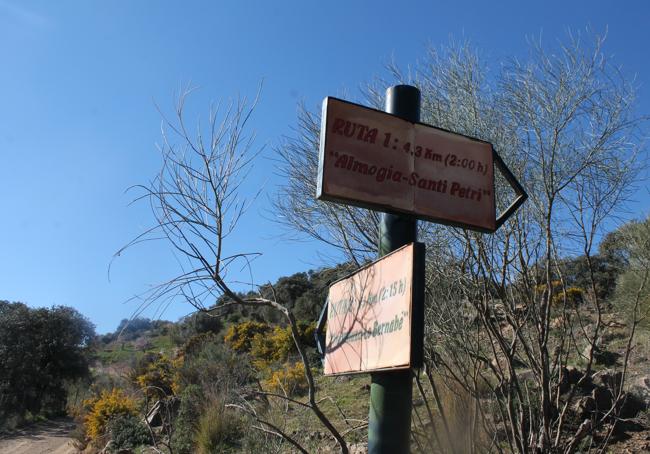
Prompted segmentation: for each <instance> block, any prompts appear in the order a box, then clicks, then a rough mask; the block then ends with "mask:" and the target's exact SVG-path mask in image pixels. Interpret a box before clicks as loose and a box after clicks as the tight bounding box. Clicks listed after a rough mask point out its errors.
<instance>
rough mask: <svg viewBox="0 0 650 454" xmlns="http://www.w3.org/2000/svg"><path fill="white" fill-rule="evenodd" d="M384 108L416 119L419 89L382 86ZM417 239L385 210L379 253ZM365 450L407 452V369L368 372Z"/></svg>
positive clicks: (405, 220)
mask: <svg viewBox="0 0 650 454" xmlns="http://www.w3.org/2000/svg"><path fill="white" fill-rule="evenodd" d="M385 110H386V112H388V113H391V114H393V115H395V116H398V117H400V118H403V119H404V120H408V121H412V122H414V123H415V122H418V121H420V90H418V89H417V88H416V87H413V86H410V85H396V86H393V87H390V88H388V90H386V109H385ZM415 241H417V221H416V220H415V219H413V218H410V217H407V216H401V215H395V214H389V213H385V214H383V215H382V219H381V224H380V225H379V257H383V256H384V255H386V254H388V253H389V252H392V251H394V250H395V249H398V248H400V247H402V246H404V245H405V244H409V243H412V242H415ZM370 377H371V384H370V414H369V424H368V453H369V454H402V453H404V454H408V453H409V451H410V449H409V445H410V433H411V402H412V397H413V396H412V394H413V377H412V375H411V371H410V370H400V371H393V372H377V373H373V374H371V375H370Z"/></svg>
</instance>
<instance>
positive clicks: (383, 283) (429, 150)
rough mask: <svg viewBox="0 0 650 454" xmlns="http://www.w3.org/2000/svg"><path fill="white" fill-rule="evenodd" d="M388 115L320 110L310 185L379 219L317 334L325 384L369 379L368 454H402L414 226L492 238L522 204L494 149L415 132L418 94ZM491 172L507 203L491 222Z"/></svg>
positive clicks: (414, 280) (411, 349)
mask: <svg viewBox="0 0 650 454" xmlns="http://www.w3.org/2000/svg"><path fill="white" fill-rule="evenodd" d="M386 110H387V112H382V111H379V110H375V109H370V108H367V107H364V106H360V105H358V104H353V103H350V102H347V101H343V100H340V99H336V98H331V97H330V98H326V99H325V101H324V102H323V114H322V119H321V121H322V124H321V136H320V153H319V171H318V185H317V198H318V199H319V200H326V201H333V202H338V203H343V204H348V205H354V206H360V207H364V208H369V209H372V210H378V211H383V212H384V214H383V216H382V220H381V224H380V235H379V256H380V257H381V258H380V259H379V260H377V261H375V262H373V263H372V264H369V265H366V266H365V267H363V268H361V269H360V270H359V271H357V272H356V273H353V274H352V275H350V276H348V277H347V278H345V279H342V280H340V281H338V282H336V283H334V284H332V286H331V287H330V289H329V295H328V304H326V305H325V307H324V308H323V311H322V312H321V316H320V319H319V321H318V327H317V330H316V340H317V343H318V348H319V350H320V352H321V354H323V355H324V373H325V374H326V375H337V374H349V373H360V372H369V373H370V374H371V388H370V411H369V421H368V452H369V453H371V454H393V453H408V452H409V440H410V426H411V400H412V386H413V380H412V376H411V369H412V368H419V367H421V365H422V349H423V344H424V339H423V337H424V309H423V308H424V268H425V263H424V257H425V248H424V245H423V244H422V243H417V242H416V241H417V224H416V222H417V221H416V220H417V219H421V220H425V221H431V222H437V223H442V224H448V225H452V226H457V227H462V228H466V229H472V230H477V231H480V232H486V233H492V232H494V231H496V230H497V229H498V228H499V227H500V226H501V225H502V224H503V223H504V222H505V221H506V220H507V219H508V218H509V217H510V216H511V215H512V214H513V213H514V212H515V211H516V210H517V208H518V207H519V206H520V205H521V204H522V203H524V201H525V200H526V198H527V194H526V192H525V191H524V189H523V188H522V186H521V185H520V184H519V182H518V181H517V179H516V178H515V177H514V175H513V174H512V172H510V170H509V169H508V168H507V167H506V165H505V164H504V162H503V160H502V159H501V158H500V157H499V155H498V154H497V153H496V152H495V150H494V147H493V146H492V144H490V143H488V142H485V141H482V140H478V139H475V138H472V137H467V136H463V135H461V134H455V133H453V132H450V131H446V130H444V129H440V128H435V127H432V126H429V125H425V124H422V123H419V117H420V114H419V112H420V92H419V90H418V89H417V88H415V87H411V86H407V85H398V86H394V87H390V88H389V89H388V90H387V92H386ZM495 167H496V168H497V169H498V170H499V171H500V172H501V174H502V175H503V177H504V178H505V179H506V181H507V182H508V183H509V184H510V186H511V187H512V189H513V190H514V192H515V195H516V197H515V200H514V201H513V202H512V203H511V204H510V206H509V207H508V208H507V209H506V210H505V211H504V212H503V213H501V214H500V215H499V216H497V215H496V204H495V185H494V169H495ZM325 325H327V335H326V336H325V335H323V331H324V329H325Z"/></svg>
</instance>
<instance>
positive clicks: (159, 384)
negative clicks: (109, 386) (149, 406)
mask: <svg viewBox="0 0 650 454" xmlns="http://www.w3.org/2000/svg"><path fill="white" fill-rule="evenodd" d="M174 378H175V368H174V364H173V362H172V361H171V360H170V359H169V358H168V357H166V356H163V355H159V356H158V358H157V359H156V360H155V361H152V362H150V363H149V364H147V365H146V367H145V370H144V373H142V374H140V375H138V376H136V377H135V381H136V383H137V384H138V386H140V388H142V390H143V391H144V393H145V395H147V396H148V397H155V398H159V399H160V398H163V397H166V396H170V395H173V394H174V393H175V389H176V388H177V386H175V383H174Z"/></svg>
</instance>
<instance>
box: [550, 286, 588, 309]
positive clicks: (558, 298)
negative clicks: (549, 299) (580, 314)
mask: <svg viewBox="0 0 650 454" xmlns="http://www.w3.org/2000/svg"><path fill="white" fill-rule="evenodd" d="M583 295H584V292H583V291H582V289H581V288H578V287H569V288H568V289H566V292H560V293H558V294H557V295H555V296H554V297H553V304H562V303H564V298H565V296H566V302H567V304H569V305H574V306H575V305H578V304H580V303H581V302H582V299H583Z"/></svg>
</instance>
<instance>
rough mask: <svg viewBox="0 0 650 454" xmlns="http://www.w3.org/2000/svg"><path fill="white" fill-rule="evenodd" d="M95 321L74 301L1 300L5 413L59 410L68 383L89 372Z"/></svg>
mask: <svg viewBox="0 0 650 454" xmlns="http://www.w3.org/2000/svg"><path fill="white" fill-rule="evenodd" d="M94 337H95V331H94V327H93V325H92V324H91V323H90V322H89V321H88V320H87V319H86V318H85V317H83V316H82V315H81V314H80V313H79V312H77V311H76V310H75V309H73V308H71V307H65V306H55V307H52V308H51V309H31V308H29V307H27V306H26V305H24V304H22V303H9V302H6V301H4V302H1V303H0V414H4V415H8V414H12V413H14V414H16V415H18V416H19V417H21V416H22V415H23V414H24V412H26V411H29V412H30V413H32V414H33V415H36V414H38V413H40V412H42V411H43V412H46V413H58V412H61V411H63V410H64V408H65V404H66V397H67V396H66V393H65V383H66V381H71V380H76V379H80V378H83V377H85V376H87V374H88V372H89V370H88V355H87V353H88V349H89V348H90V347H91V343H92V340H93V339H94Z"/></svg>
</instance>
